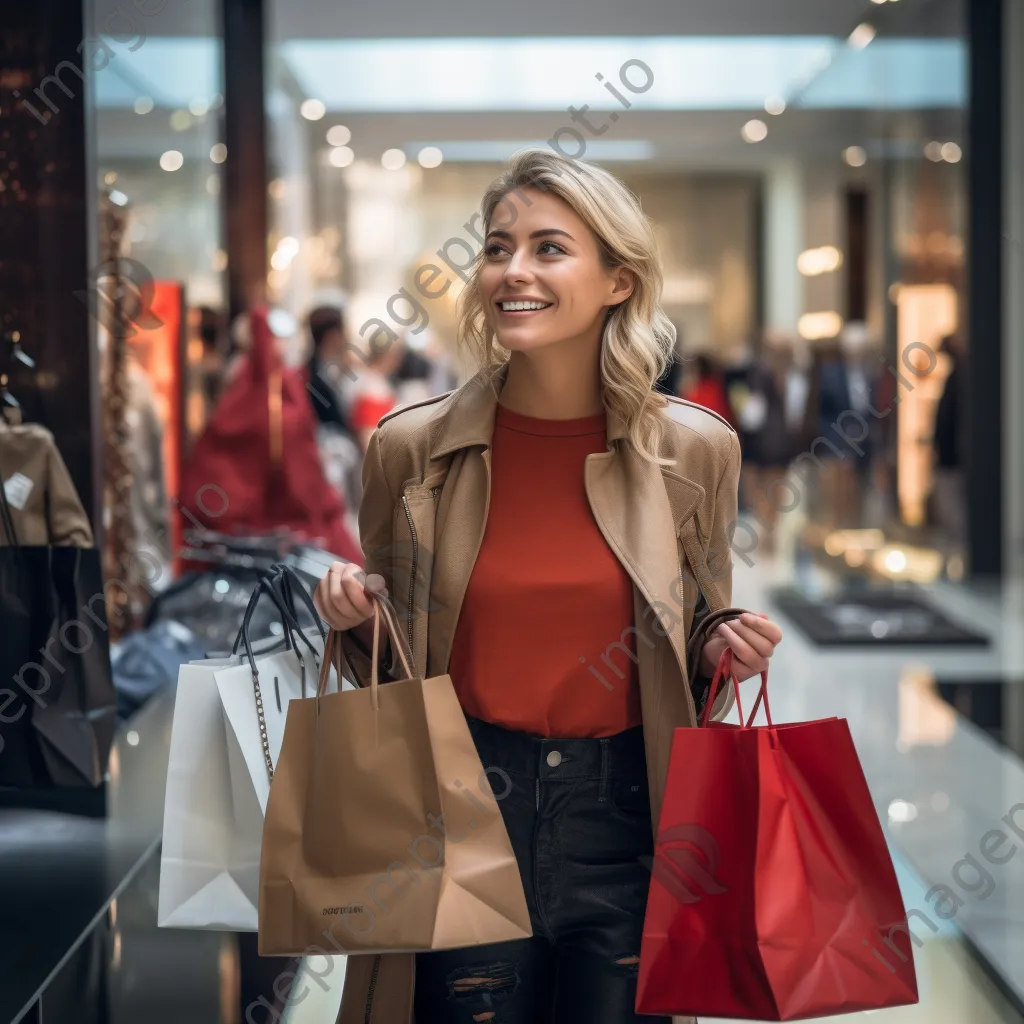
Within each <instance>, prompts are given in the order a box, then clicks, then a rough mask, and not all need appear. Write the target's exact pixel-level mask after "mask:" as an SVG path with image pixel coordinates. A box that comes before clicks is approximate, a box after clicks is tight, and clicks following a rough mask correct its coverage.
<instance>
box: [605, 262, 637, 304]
mask: <svg viewBox="0 0 1024 1024" xmlns="http://www.w3.org/2000/svg"><path fill="white" fill-rule="evenodd" d="M611 284H612V289H611V293H610V294H609V296H608V298H609V304H610V305H611V306H618V305H621V304H622V303H623V302H625V301H626V299H628V298H629V297H630V295H632V294H633V289H634V288H635V287H636V278H635V277H634V275H633V272H632V271H631V270H627V269H626V268H625V267H617V268H616V269H615V270H613V271H612V277H611Z"/></svg>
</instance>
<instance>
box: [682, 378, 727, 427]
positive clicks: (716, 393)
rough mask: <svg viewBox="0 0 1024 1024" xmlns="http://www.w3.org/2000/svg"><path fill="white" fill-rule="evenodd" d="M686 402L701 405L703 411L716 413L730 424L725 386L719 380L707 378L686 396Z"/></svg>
mask: <svg viewBox="0 0 1024 1024" xmlns="http://www.w3.org/2000/svg"><path fill="white" fill-rule="evenodd" d="M686 400H687V401H688V402H693V403H694V404H695V405H701V406H703V407H704V408H705V409H710V410H711V411H712V412H716V413H718V415H719V416H721V417H722V419H724V420H725V421H726V422H727V423H732V406H730V405H729V399H728V397H727V396H726V394H725V386H724V385H723V384H722V382H721V381H720V380H715V379H714V378H711V377H709V378H707V379H705V380H702V381H700V382H699V383H697V384H695V385H694V386H693V387H692V388H691V389H690V391H689V393H688V394H687V395H686Z"/></svg>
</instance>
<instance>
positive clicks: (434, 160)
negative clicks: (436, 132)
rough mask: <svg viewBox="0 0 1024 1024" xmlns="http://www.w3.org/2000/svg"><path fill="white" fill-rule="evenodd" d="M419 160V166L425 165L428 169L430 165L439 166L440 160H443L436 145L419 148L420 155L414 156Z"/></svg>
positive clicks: (442, 155)
mask: <svg viewBox="0 0 1024 1024" xmlns="http://www.w3.org/2000/svg"><path fill="white" fill-rule="evenodd" d="M416 159H417V160H419V162H420V167H426V168H427V169H428V170H429V169H430V168H431V167H440V166H441V162H442V161H443V160H444V154H443V153H442V152H441V150H439V149H438V148H437V146H424V148H423V149H421V150H420V155H419V156H418V157H417V158H416Z"/></svg>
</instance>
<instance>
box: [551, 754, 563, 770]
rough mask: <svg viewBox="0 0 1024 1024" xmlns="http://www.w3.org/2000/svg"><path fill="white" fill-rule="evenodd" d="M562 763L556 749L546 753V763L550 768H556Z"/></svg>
mask: <svg viewBox="0 0 1024 1024" xmlns="http://www.w3.org/2000/svg"><path fill="white" fill-rule="evenodd" d="M561 763H562V755H561V754H560V753H559V752H558V751H557V750H552V751H551V753H550V754H548V765H549V767H551V768H557V767H558V766H559V765H560V764H561Z"/></svg>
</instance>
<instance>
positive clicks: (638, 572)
mask: <svg viewBox="0 0 1024 1024" xmlns="http://www.w3.org/2000/svg"><path fill="white" fill-rule="evenodd" d="M507 369H508V368H507V365H506V366H502V367H500V368H498V370H497V371H496V372H494V371H482V372H481V373H479V374H478V375H477V376H476V377H474V378H473V379H472V380H471V381H469V382H468V383H467V385H466V386H465V388H464V389H463V391H462V392H461V394H460V395H459V399H458V402H457V403H456V404H455V405H453V406H452V408H450V409H449V410H448V411H447V413H446V415H445V417H444V420H443V421H442V422H441V423H439V424H438V429H437V431H436V433H435V435H434V438H435V440H434V443H433V446H432V450H431V458H432V459H433V460H445V459H447V460H449V469H448V474H447V479H446V481H445V486H444V490H443V492H442V496H441V501H440V503H439V506H438V511H437V526H436V534H435V543H436V550H435V553H434V560H433V564H434V574H433V579H432V581H431V586H430V611H431V614H430V621H429V634H428V652H429V655H428V672H429V673H430V674H437V673H442V672H447V671H448V661H449V658H450V656H451V650H452V644H453V641H454V638H455V630H456V627H457V625H458V619H459V614H460V612H461V610H462V603H463V600H464V598H465V595H466V590H467V588H468V586H469V581H470V577H471V575H472V573H473V567H474V566H475V565H476V559H477V556H478V555H479V552H480V546H481V544H482V542H483V536H484V530H485V528H486V525H487V514H488V511H489V505H490V491H491V461H490V456H491V451H490V444H491V437H492V435H493V433H494V417H495V412H496V409H497V405H498V394H499V393H500V391H501V387H502V385H503V384H504V381H505V375H506V373H507ZM626 433H627V431H626V428H625V424H624V423H623V422H622V421H621V420H620V419H619V418H618V417H617V416H616V415H615V414H614V413H609V416H608V449H607V451H604V452H601V453H599V454H596V455H590V456H588V457H587V461H586V469H585V485H586V491H587V498H588V500H589V502H590V507H591V511H592V512H593V514H594V518H595V520H596V521H597V524H598V527H599V528H600V530H601V532H602V534H603V535H604V538H605V540H606V542H607V543H608V545H609V547H610V548H611V550H612V551H613V552H614V554H615V556H616V557H617V558H618V560H619V562H620V563H621V564H622V566H623V567H624V568H625V569H626V571H627V572H628V573H629V575H630V577H631V578H632V580H633V583H634V585H635V586H636V587H637V589H638V590H639V592H640V594H641V595H642V597H643V599H644V602H645V615H646V618H645V621H644V622H637V623H636V627H637V629H638V630H643V629H645V628H646V629H647V630H648V632H649V631H650V629H651V628H652V627H655V623H654V618H655V616H656V617H657V618H658V620H660V621H659V623H658V624H657V626H656V632H657V634H658V635H659V636H665V637H667V639H668V640H669V642H670V644H671V646H672V650H673V653H674V654H675V657H676V660H677V661H678V662H679V667H680V671H681V673H682V675H683V678H686V640H687V637H686V627H685V620H686V619H687V616H686V615H685V614H684V611H683V607H682V605H683V604H684V602H685V607H686V608H689V609H692V608H693V607H694V605H695V604H696V597H695V595H694V593H693V585H692V583H691V582H690V581H689V580H687V581H686V582H687V586H686V588H685V589H684V588H683V585H682V584H681V582H680V564H679V555H678V551H679V548H678V544H679V539H680V538H681V537H682V536H683V534H684V532H686V529H685V528H686V527H687V526H690V527H692V525H693V524H692V523H690V520H691V519H692V518H693V516H694V513H695V511H696V509H697V507H698V505H699V504H700V502H701V501H702V500H703V498H704V490H703V488H701V487H700V486H699V485H697V484H695V483H694V482H693V481H691V480H688V479H686V478H685V477H683V476H681V475H679V474H678V473H675V472H674V471H670V470H669V469H667V468H663V467H661V466H659V465H657V464H656V463H653V462H650V461H648V460H646V459H643V458H641V457H640V456H639V455H637V454H636V453H635V452H634V451H633V449H632V448H631V446H630V445H628V444H626V443H624V438H625V436H626ZM691 532H692V530H691Z"/></svg>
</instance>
